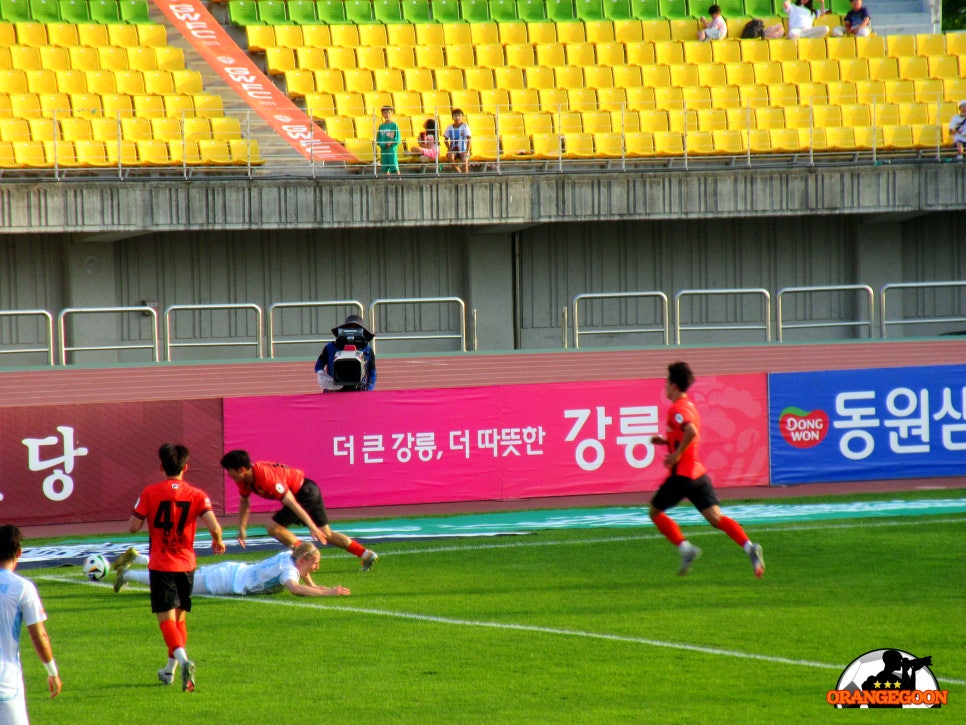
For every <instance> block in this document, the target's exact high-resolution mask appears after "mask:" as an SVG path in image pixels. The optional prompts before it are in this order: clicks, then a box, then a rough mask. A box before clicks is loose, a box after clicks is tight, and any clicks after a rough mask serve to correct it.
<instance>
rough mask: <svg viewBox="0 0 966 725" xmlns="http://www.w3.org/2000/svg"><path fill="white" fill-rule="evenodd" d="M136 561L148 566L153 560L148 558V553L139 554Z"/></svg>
mask: <svg viewBox="0 0 966 725" xmlns="http://www.w3.org/2000/svg"><path fill="white" fill-rule="evenodd" d="M134 563H135V564H140V565H141V566H147V565H148V564H149V563H151V560H150V559H148V555H147V554H138V555H137V556H136V557H135V558H134Z"/></svg>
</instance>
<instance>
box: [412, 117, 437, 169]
mask: <svg viewBox="0 0 966 725" xmlns="http://www.w3.org/2000/svg"><path fill="white" fill-rule="evenodd" d="M417 140H418V143H417V144H416V146H414V147H410V149H409V151H410V152H411V153H412V154H413V155H414V156H415V157H416V160H417V161H421V162H423V163H430V164H432V163H436V160H437V159H438V158H439V139H438V137H437V131H436V119H435V118H427V119H426V122H425V123H424V124H423V130H422V131H420V132H419V138H418V139H417Z"/></svg>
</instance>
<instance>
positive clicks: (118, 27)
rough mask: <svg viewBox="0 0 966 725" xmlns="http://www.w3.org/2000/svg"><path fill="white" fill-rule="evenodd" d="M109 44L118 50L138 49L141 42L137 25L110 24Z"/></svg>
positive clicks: (108, 30) (108, 28)
mask: <svg viewBox="0 0 966 725" xmlns="http://www.w3.org/2000/svg"><path fill="white" fill-rule="evenodd" d="M107 42H108V43H110V44H111V45H113V46H116V47H118V48H137V47H139V46H140V43H141V40H140V39H139V38H138V29H137V26H135V25H125V24H121V23H110V24H108V26H107Z"/></svg>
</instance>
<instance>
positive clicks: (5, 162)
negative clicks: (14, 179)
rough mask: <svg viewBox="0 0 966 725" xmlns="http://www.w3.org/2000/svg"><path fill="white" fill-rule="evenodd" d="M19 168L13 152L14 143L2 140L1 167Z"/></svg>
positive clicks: (0, 147)
mask: <svg viewBox="0 0 966 725" xmlns="http://www.w3.org/2000/svg"><path fill="white" fill-rule="evenodd" d="M15 168H17V159H16V158H15V157H14V154H13V143H12V142H10V141H0V169H15Z"/></svg>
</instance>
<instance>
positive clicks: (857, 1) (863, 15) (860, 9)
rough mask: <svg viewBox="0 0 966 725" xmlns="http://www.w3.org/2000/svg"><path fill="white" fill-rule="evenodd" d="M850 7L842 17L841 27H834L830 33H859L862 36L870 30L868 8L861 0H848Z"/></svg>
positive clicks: (870, 21)
mask: <svg viewBox="0 0 966 725" xmlns="http://www.w3.org/2000/svg"><path fill="white" fill-rule="evenodd" d="M849 5H851V6H852V9H851V10H849V11H848V12H847V13H846V14H845V17H844V18H843V19H842V27H841V28H835V30H833V31H832V35H835V36H841V35H860V36H862V37H863V38H864V37H866V36H867V35H869V34H870V33H871V32H872V16H871V15H869V9H868V8H867V7H865V6H864V5H862V0H849Z"/></svg>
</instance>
